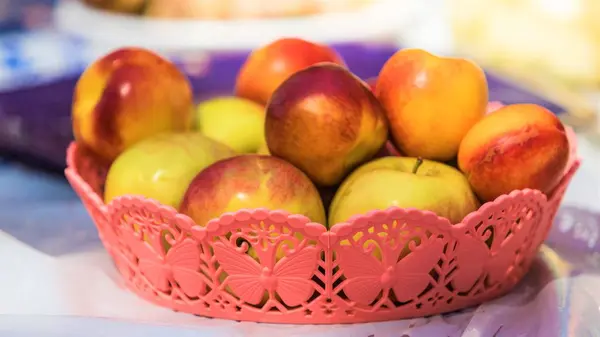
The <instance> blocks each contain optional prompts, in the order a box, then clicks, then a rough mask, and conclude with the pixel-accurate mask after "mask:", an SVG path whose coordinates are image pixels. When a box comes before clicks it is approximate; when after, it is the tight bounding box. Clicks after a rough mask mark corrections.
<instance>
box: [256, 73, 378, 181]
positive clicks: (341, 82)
mask: <svg viewBox="0 0 600 337" xmlns="http://www.w3.org/2000/svg"><path fill="white" fill-rule="evenodd" d="M265 136H266V140H267V145H268V147H269V151H270V152H271V154H272V155H274V156H277V157H280V158H283V159H285V160H287V161H289V162H290V163H292V164H294V165H295V166H296V167H298V168H300V169H301V170H302V171H304V173H306V174H307V175H308V176H309V177H310V178H311V180H312V181H313V182H314V183H315V184H317V185H319V186H334V185H336V184H338V183H340V182H341V181H342V179H343V178H344V177H345V176H346V175H347V174H348V173H349V172H350V171H352V170H353V169H354V168H355V167H357V166H358V165H360V164H362V163H364V162H365V161H368V160H369V159H371V158H372V157H373V156H374V155H375V154H376V153H377V152H378V151H379V150H380V149H381V147H382V146H383V145H384V143H385V142H386V140H387V136H388V123H387V119H386V117H385V112H384V111H383V108H382V106H381V105H380V104H379V102H378V101H377V99H376V98H375V96H374V95H373V93H372V92H371V91H370V90H369V88H368V87H367V86H366V85H365V84H364V82H363V81H361V80H359V79H358V78H357V77H356V76H354V75H353V74H352V73H350V72H349V71H348V70H346V69H345V68H343V67H341V66H339V65H336V64H332V63H322V64H319V65H314V66H311V67H309V68H306V69H304V70H302V71H299V72H297V73H295V74H294V75H292V76H291V77H290V78H289V79H287V80H286V81H285V82H284V83H283V84H282V85H281V86H280V87H279V88H277V90H276V91H275V93H274V94H273V97H272V98H271V101H270V103H269V105H268V106H267V116H266V121H265Z"/></svg>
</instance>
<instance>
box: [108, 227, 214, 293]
mask: <svg viewBox="0 0 600 337" xmlns="http://www.w3.org/2000/svg"><path fill="white" fill-rule="evenodd" d="M120 237H121V238H122V239H124V241H125V242H126V244H127V245H128V246H129V247H130V248H131V250H132V251H133V253H134V254H135V255H136V256H137V257H138V258H139V262H138V265H139V269H140V272H141V273H142V274H144V276H145V277H146V279H147V280H148V281H149V282H150V283H151V284H152V285H153V286H154V287H155V288H156V289H157V290H159V291H168V290H169V285H170V281H171V280H173V281H175V282H177V284H178V285H179V287H180V288H181V290H182V291H183V292H184V293H185V294H186V295H187V296H189V297H197V296H198V295H202V294H203V292H204V290H205V289H206V286H205V282H204V279H203V278H202V276H201V274H200V273H198V272H197V271H196V270H197V269H198V266H199V265H200V252H199V250H198V247H197V246H196V242H195V241H194V240H192V239H185V240H183V242H181V243H179V244H176V245H174V246H172V247H171V248H170V249H169V250H168V251H167V253H166V254H165V256H164V258H160V255H158V254H157V253H155V252H154V251H153V250H152V249H151V248H150V246H149V245H148V243H147V242H144V241H143V240H142V239H141V238H139V237H138V236H136V235H135V234H134V232H133V229H129V230H123V231H121V233H120Z"/></svg>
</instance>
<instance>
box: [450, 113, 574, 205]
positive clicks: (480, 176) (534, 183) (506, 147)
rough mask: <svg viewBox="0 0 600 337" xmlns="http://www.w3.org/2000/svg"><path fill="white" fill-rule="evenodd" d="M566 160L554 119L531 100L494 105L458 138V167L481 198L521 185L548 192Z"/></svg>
mask: <svg viewBox="0 0 600 337" xmlns="http://www.w3.org/2000/svg"><path fill="white" fill-rule="evenodd" d="M568 160H569V140H568V138H567V134H566V132H565V128H564V126H563V124H562V123H561V122H560V120H559V119H558V118H557V117H556V116H555V115H554V114H553V113H552V112H550V111H549V110H547V109H546V108H544V107H541V106H539V105H535V104H513V105H507V106H504V107H500V108H499V109H497V110H495V111H493V112H491V113H489V114H488V115H487V116H485V118H484V119H482V120H481V121H480V122H479V123H477V124H476V125H475V126H473V128H472V129H471V130H469V132H468V133H467V135H466V136H465V138H464V139H463V141H462V143H461V145H460V150H459V152H458V166H459V168H460V170H461V171H462V172H464V174H465V175H466V176H467V179H468V180H469V182H470V184H471V186H472V187H473V190H474V191H475V193H477V195H478V196H479V197H480V198H481V199H482V200H484V201H490V200H494V199H496V198H497V197H499V196H500V195H503V194H508V193H510V192H512V191H513V190H520V189H525V188H531V189H537V190H540V191H542V192H544V193H549V192H550V191H551V190H552V189H553V188H554V187H555V186H556V184H557V183H558V182H559V180H560V178H561V177H562V175H563V173H564V170H565V167H566V165H567V162H568Z"/></svg>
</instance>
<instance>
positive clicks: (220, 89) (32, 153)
mask: <svg viewBox="0 0 600 337" xmlns="http://www.w3.org/2000/svg"><path fill="white" fill-rule="evenodd" d="M81 43H82V42H81V41H77V40H73V45H70V46H69V48H71V50H73V51H74V50H76V49H77V48H78V46H80V45H81ZM334 47H335V48H336V49H337V50H338V52H339V53H340V54H341V55H342V57H343V58H344V59H345V60H346V63H347V64H348V66H349V68H350V69H351V70H352V71H353V72H354V73H356V74H357V75H358V76H360V77H361V78H363V79H368V78H370V77H374V76H377V74H378V73H379V69H381V67H382V66H383V64H384V63H385V61H386V60H387V59H388V58H389V57H390V56H391V55H392V54H393V53H394V52H395V51H397V50H398V47H396V46H395V45H393V44H389V43H384V44H378V43H346V44H338V45H334ZM11 48H12V49H11V51H13V50H16V49H15V48H14V47H11ZM247 54H248V52H247V51H240V52H230V51H228V52H212V53H210V54H202V55H203V57H202V62H201V68H202V69H198V67H197V65H196V66H195V65H194V60H193V56H192V57H190V56H189V55H188V56H185V55H182V54H174V56H173V57H171V58H172V60H173V61H174V62H175V63H176V64H178V65H179V66H180V67H181V68H182V70H184V72H186V73H187V74H188V76H189V78H190V80H191V83H192V85H193V90H194V93H195V95H196V97H197V99H198V100H202V99H205V98H208V97H212V96H216V95H224V94H231V92H232V89H233V86H234V82H235V77H236V74H237V71H238V69H239V68H240V66H241V64H242V63H243V61H244V60H245V58H246V56H247ZM206 55H208V57H206ZM17 56H19V55H17ZM69 57H71V55H69ZM13 58H15V57H13ZM183 60H185V61H183ZM190 60H191V61H190ZM1 61H2V60H1V59H0V62H1ZM4 61H5V65H6V64H7V63H6V60H4ZM9 61H10V59H9ZM25 61H27V59H26V58H25ZM12 62H13V64H17V66H20V67H26V66H27V65H28V63H27V62H24V61H23V62H21V63H22V64H19V63H18V62H17V63H15V61H14V60H13V61H12ZM30 63H31V62H30ZM13 64H11V65H13ZM74 64H75V66H73V67H71V68H70V69H69V71H65V72H64V75H62V76H58V75H57V76H53V77H52V78H51V79H46V78H44V79H40V78H39V76H36V74H35V73H34V74H32V73H31V72H23V75H21V76H16V77H15V80H14V82H15V83H17V82H16V81H17V80H18V81H19V82H22V83H18V84H19V85H18V86H16V87H15V88H13V89H10V88H8V89H7V88H4V89H1V90H0V151H1V152H0V154H1V153H2V152H11V153H16V154H18V155H24V156H27V157H34V158H36V159H39V160H41V161H42V162H44V163H47V164H50V165H51V166H54V167H56V168H62V167H64V154H65V150H66V148H67V145H68V144H69V142H70V141H71V140H72V132H71V120H70V113H71V111H70V110H71V100H72V92H73V88H74V86H75V83H76V81H77V78H78V77H79V75H80V73H81V71H82V70H83V69H84V67H85V61H81V60H79V61H78V62H74ZM1 65H2V64H0V66H1ZM13 68H14V67H13ZM16 68H18V70H19V71H20V70H22V69H21V68H19V67H16ZM30 68H31V67H30ZM1 70H2V69H0V71H1ZM0 75H2V74H1V73H0ZM28 76H29V77H30V78H28ZM0 79H1V78H0ZM28 82H29V83H28ZM30 83H33V84H30ZM488 83H489V88H490V100H498V101H502V102H504V103H506V104H511V103H525V102H527V103H537V104H541V105H543V106H545V107H547V108H548V109H550V110H552V111H554V112H556V113H560V112H562V111H563V110H564V109H563V108H562V107H561V106H559V105H557V104H555V103H554V102H552V101H550V100H549V99H546V98H543V97H540V96H538V95H535V94H533V93H531V92H529V91H527V90H525V89H523V88H521V87H519V86H517V85H515V84H513V83H511V82H509V81H508V80H506V79H502V78H500V77H498V76H495V75H488Z"/></svg>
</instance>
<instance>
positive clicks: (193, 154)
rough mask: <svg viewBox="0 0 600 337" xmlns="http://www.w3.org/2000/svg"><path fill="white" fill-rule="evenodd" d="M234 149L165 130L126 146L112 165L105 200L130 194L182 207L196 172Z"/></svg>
mask: <svg viewBox="0 0 600 337" xmlns="http://www.w3.org/2000/svg"><path fill="white" fill-rule="evenodd" d="M234 155H235V152H234V151H233V150H232V149H230V148H229V147H227V146H226V145H224V144H221V143H219V142H217V141H215V140H212V139H210V138H208V137H206V136H204V135H202V134H201V133H199V132H183V133H163V134H159V135H156V136H153V137H150V138H147V139H145V140H142V141H140V142H138V143H136V144H134V145H133V146H131V147H130V148H128V149H126V150H125V151H124V152H123V153H122V154H121V155H119V157H117V159H116V160H115V161H114V162H113V164H112V165H111V167H110V169H109V171H108V175H107V178H106V184H105V192H104V200H105V202H106V203H108V202H110V201H111V200H112V199H114V198H116V197H118V196H122V195H127V194H134V195H141V196H144V197H146V198H152V199H154V200H157V201H159V202H160V203H162V204H163V205H169V206H173V207H175V208H178V207H179V204H180V203H181V199H182V198H183V195H184V193H185V191H186V190H187V188H188V185H189V184H190V182H191V181H192V179H194V177H195V176H196V174H198V172H200V171H201V170H202V169H204V168H205V167H207V166H209V165H211V164H213V163H214V162H216V161H218V160H221V159H225V158H229V157H232V156H234Z"/></svg>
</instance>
